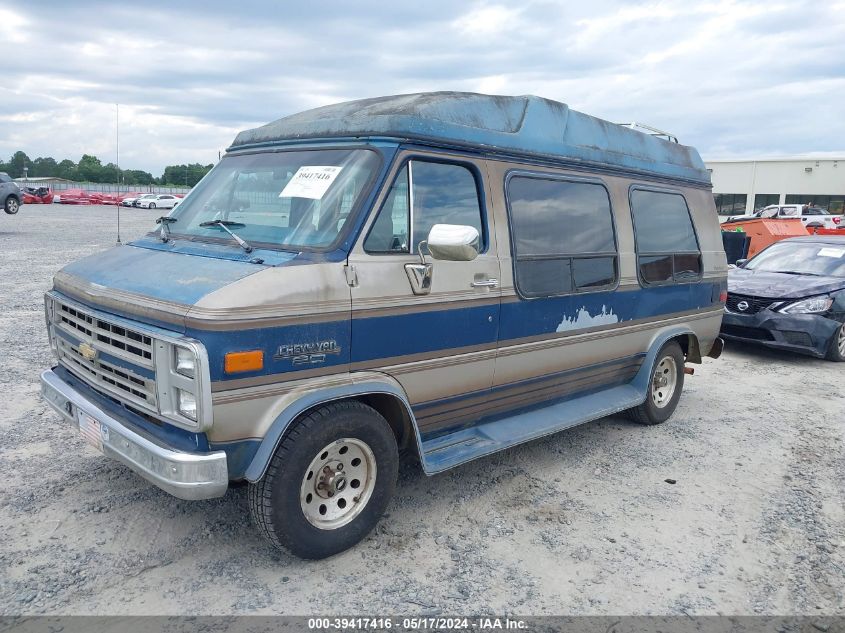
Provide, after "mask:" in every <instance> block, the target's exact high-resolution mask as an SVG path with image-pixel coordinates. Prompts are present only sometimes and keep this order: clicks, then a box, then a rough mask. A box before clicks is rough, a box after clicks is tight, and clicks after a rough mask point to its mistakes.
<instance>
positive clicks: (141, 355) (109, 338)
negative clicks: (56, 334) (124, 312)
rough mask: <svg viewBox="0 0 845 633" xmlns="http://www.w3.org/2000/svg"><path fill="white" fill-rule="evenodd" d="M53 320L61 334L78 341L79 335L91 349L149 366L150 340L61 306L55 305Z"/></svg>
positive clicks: (59, 304)
mask: <svg viewBox="0 0 845 633" xmlns="http://www.w3.org/2000/svg"><path fill="white" fill-rule="evenodd" d="M55 319H56V321H57V324H58V325H59V326H60V327H62V328H64V329H65V331H67V332H68V333H70V334H71V335H73V336H76V337H77V338H79V335H80V334H83V335H84V336H83V337H82V338H85V339H87V340H89V341H91V342H92V343H96V345H95V347H98V348H100V349H106V350H107V351H108V353H110V354H113V355H114V356H117V357H119V358H123V359H125V360H128V361H129V362H131V363H136V364H138V365H141V366H143V367H148V368H150V369H152V367H153V339H152V338H151V337H149V336H147V335H145V334H140V333H139V332H134V331H132V330H128V329H126V328H124V327H121V326H119V325H115V324H114V323H109V322H108V321H103V320H102V319H98V318H97V317H95V316H92V315H90V314H86V313H85V312H82V311H81V310H78V309H76V308H74V307H72V306H69V305H65V304H64V303H59V302H57V303H56V312H55Z"/></svg>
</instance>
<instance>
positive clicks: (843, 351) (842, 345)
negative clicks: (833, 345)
mask: <svg viewBox="0 0 845 633" xmlns="http://www.w3.org/2000/svg"><path fill="white" fill-rule="evenodd" d="M838 343H839V355H840V356H845V325H842V326H841V327H840V328H839V341H838Z"/></svg>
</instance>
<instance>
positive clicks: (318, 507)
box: [299, 437, 376, 530]
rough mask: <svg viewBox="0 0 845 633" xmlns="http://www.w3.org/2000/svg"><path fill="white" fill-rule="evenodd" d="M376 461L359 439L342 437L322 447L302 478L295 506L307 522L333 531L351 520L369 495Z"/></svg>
mask: <svg viewBox="0 0 845 633" xmlns="http://www.w3.org/2000/svg"><path fill="white" fill-rule="evenodd" d="M375 481H376V458H375V455H374V454H373V451H372V450H371V449H370V447H369V446H368V445H367V444H366V443H365V442H362V441H361V440H359V439H355V438H350V437H346V438H343V439H340V440H337V441H335V442H332V443H331V444H329V445H327V446H324V447H323V449H322V450H321V451H320V452H319V453H317V455H316V456H315V457H314V459H312V460H311V463H310V464H309V465H308V468H307V469H306V470H305V474H304V476H303V478H302V485H301V486H300V489H299V504H300V507H301V508H302V514H304V515H305V518H306V519H308V522H309V523H310V524H311V525H313V526H314V527H316V528H319V529H321V530H336V529H337V528H339V527H343V526H344V525H346V524H347V523H349V522H350V521H352V519H354V518H355V517H356V516H358V514H359V513H360V512H361V510H363V509H364V506H366V505H367V502H368V501H369V500H370V497H371V496H372V494H373V488H374V486H375Z"/></svg>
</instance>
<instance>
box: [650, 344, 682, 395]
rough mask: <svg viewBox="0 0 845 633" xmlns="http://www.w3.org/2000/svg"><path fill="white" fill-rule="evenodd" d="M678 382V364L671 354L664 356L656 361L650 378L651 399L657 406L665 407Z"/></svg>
mask: <svg viewBox="0 0 845 633" xmlns="http://www.w3.org/2000/svg"><path fill="white" fill-rule="evenodd" d="M677 384H678V365H677V364H676V363H675V359H674V358H672V357H671V356H665V357H663V358H661V359H660V362H659V363H657V367H656V368H655V370H654V376H653V377H652V379H651V400H652V402H654V405H655V406H656V407H658V408H663V407H665V406H666V405H667V404H668V403H669V401H670V400H671V399H672V396H673V395H675V388H676V387H677Z"/></svg>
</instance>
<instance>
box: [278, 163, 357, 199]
mask: <svg viewBox="0 0 845 633" xmlns="http://www.w3.org/2000/svg"><path fill="white" fill-rule="evenodd" d="M342 169H343V167H334V166H324V167H322V166H319V165H307V166H304V167H300V168H299V169H297V170H296V173H295V174H294V175H293V178H291V179H290V182H289V183H288V184H287V185H285V188H284V189H282V193H280V194H279V197H280V198H309V199H311V200H321V199H322V198H323V196H324V195H325V194H326V191H328V190H329V187H331V186H332V183H333V182H334V179H335V178H337V175H338V174H339V173H340V172H341V170H342Z"/></svg>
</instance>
